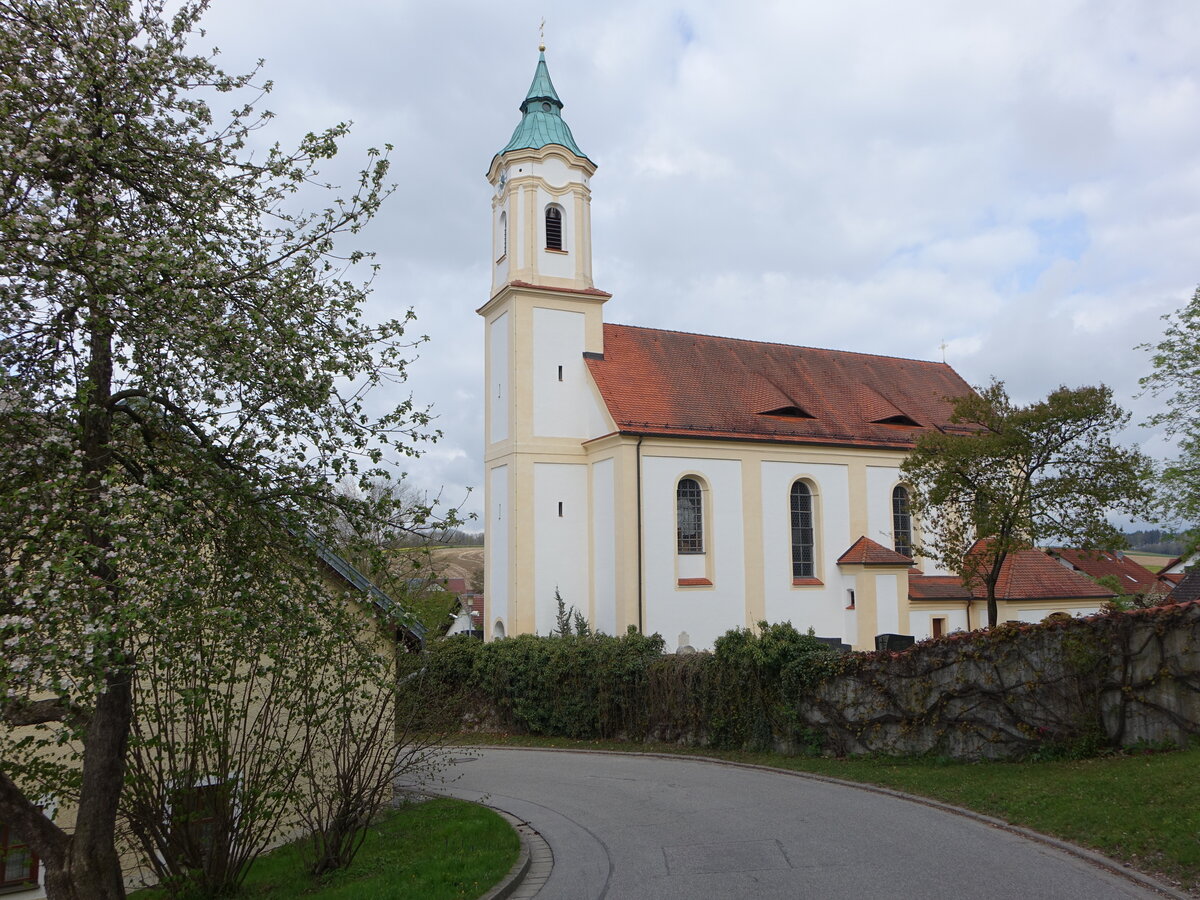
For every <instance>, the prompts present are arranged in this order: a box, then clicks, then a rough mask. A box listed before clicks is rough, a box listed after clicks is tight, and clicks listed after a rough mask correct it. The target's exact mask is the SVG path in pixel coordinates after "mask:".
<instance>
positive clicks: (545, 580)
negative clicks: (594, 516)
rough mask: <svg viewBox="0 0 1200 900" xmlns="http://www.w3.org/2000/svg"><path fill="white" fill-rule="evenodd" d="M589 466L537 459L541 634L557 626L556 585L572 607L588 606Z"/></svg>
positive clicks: (536, 555) (537, 586)
mask: <svg viewBox="0 0 1200 900" xmlns="http://www.w3.org/2000/svg"><path fill="white" fill-rule="evenodd" d="M587 502H588V467H587V465H586V464H580V465H574V464H569V463H534V465H533V504H534V511H533V558H534V569H535V574H534V622H535V627H536V629H537V633H538V634H549V633H550V632H551V631H553V630H554V628H555V625H556V616H557V614H558V605H557V603H556V601H555V597H554V594H555V591H556V590H557V591H558V592H559V593H560V594H561V595H562V598H563V601H564V602H565V603H566V605H567V606H568V607H572V606H573V607H575V609H577V610H579V611H580V612H582V613H584V614H585V615H586V614H587V610H588V596H589V591H588V582H589V573H588V540H587V538H588V514H587Z"/></svg>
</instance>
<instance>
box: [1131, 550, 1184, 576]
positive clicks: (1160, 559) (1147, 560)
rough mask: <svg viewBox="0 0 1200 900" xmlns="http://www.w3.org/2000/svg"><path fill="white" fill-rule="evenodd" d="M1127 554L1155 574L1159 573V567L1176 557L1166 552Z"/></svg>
mask: <svg viewBox="0 0 1200 900" xmlns="http://www.w3.org/2000/svg"><path fill="white" fill-rule="evenodd" d="M1125 555H1126V556H1128V557H1129V558H1130V559H1132V560H1133V561H1134V562H1135V563H1138V564H1139V565H1143V566H1145V567H1146V568H1147V569H1149V570H1150V571H1151V572H1154V573H1155V574H1158V570H1159V569H1161V568H1162V567H1163V566H1164V565H1165V564H1166V563H1168V562H1170V561H1171V560H1173V559H1174V558H1175V557H1173V556H1168V555H1167V554H1165V553H1126V554H1125Z"/></svg>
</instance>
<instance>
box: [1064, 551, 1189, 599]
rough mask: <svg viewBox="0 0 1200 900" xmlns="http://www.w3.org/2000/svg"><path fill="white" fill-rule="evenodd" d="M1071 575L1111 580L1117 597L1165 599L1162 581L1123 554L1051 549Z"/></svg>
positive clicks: (1165, 591) (1117, 552)
mask: <svg viewBox="0 0 1200 900" xmlns="http://www.w3.org/2000/svg"><path fill="white" fill-rule="evenodd" d="M1046 553H1048V554H1049V555H1050V557H1051V558H1052V559H1055V560H1057V561H1058V562H1059V563H1061V564H1062V565H1063V566H1065V567H1066V568H1068V569H1070V570H1071V571H1072V572H1079V573H1081V574H1083V575H1086V576H1087V577H1089V578H1092V579H1100V578H1105V579H1110V580H1111V581H1114V582H1115V583H1116V584H1117V585H1119V586H1120V587H1119V589H1118V590H1117V593H1118V594H1134V595H1137V596H1139V597H1143V598H1147V599H1150V598H1153V597H1155V596H1165V595H1166V594H1167V592H1168V591H1169V590H1170V588H1165V587H1164V586H1163V583H1162V582H1161V581H1160V580H1159V577H1158V576H1157V575H1155V574H1154V573H1153V572H1151V571H1150V570H1149V569H1147V568H1146V567H1145V566H1143V565H1142V564H1141V563H1139V562H1137V561H1136V560H1134V559H1132V558H1130V557H1129V556H1126V555H1125V554H1124V553H1123V552H1121V551H1120V550H1115V551H1112V552H1107V551H1103V550H1074V549H1071V548H1069V547H1051V548H1049V549H1048V550H1046Z"/></svg>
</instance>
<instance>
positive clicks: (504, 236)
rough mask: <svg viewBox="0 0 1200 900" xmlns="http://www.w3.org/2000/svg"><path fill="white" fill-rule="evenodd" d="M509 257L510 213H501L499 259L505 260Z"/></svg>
mask: <svg viewBox="0 0 1200 900" xmlns="http://www.w3.org/2000/svg"><path fill="white" fill-rule="evenodd" d="M507 255H508V213H503V212H502V213H500V255H499V256H498V257H496V258H497V259H504V257H505V256H507Z"/></svg>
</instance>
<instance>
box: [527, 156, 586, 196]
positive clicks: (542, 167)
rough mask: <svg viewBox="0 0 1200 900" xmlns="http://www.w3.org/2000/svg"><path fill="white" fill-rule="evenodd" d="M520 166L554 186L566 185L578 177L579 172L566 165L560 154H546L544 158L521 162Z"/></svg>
mask: <svg viewBox="0 0 1200 900" xmlns="http://www.w3.org/2000/svg"><path fill="white" fill-rule="evenodd" d="M522 167H523V168H527V170H528V171H529V173H530V174H532V175H534V176H536V177H538V178H541V179H543V180H544V181H545V182H546V184H548V185H550V186H551V187H555V188H562V187H566V186H567V185H568V184H569V183H570V182H572V181H575V180H577V179H578V178H579V177H580V174H579V172H578V171H577V170H573V169H572V168H571V167H570V166H568V165H567V163H566V161H565V160H564V159H563V158H562V157H561V156H547V157H546V158H545V159H542V160H536V161H532V162H529V163H527V164H523V166H522Z"/></svg>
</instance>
